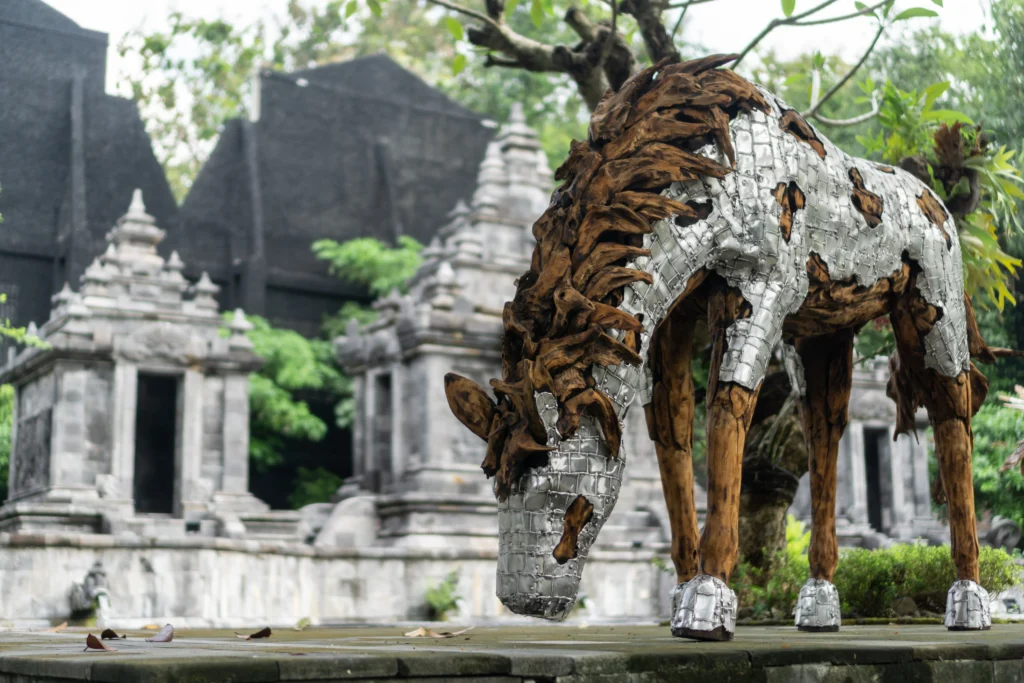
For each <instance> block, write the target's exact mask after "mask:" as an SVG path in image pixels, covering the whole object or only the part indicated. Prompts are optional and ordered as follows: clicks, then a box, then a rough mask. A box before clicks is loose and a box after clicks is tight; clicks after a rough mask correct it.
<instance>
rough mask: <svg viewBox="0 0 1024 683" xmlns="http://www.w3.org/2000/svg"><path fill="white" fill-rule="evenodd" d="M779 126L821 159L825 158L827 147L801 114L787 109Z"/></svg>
mask: <svg viewBox="0 0 1024 683" xmlns="http://www.w3.org/2000/svg"><path fill="white" fill-rule="evenodd" d="M779 126H780V127H781V128H782V130H784V131H786V132H787V133H789V134H790V135H792V136H793V137H795V138H796V139H797V140H799V141H800V142H803V143H805V144H808V145H810V146H811V149H813V150H814V153H815V154H817V155H818V156H819V157H821V158H822V159H824V158H825V145H824V144H823V143H822V141H821V138H819V137H818V134H817V133H815V132H814V129H813V128H811V124H809V123H807V121H806V120H805V119H804V117H802V116H800V113H799V112H797V111H796V110H795V109H787V110H786V111H785V112H783V113H782V118H781V119H780V120H779Z"/></svg>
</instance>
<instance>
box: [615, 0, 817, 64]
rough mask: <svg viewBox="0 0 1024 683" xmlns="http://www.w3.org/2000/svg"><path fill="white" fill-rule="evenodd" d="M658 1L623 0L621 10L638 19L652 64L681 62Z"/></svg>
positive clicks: (637, 22)
mask: <svg viewBox="0 0 1024 683" xmlns="http://www.w3.org/2000/svg"><path fill="white" fill-rule="evenodd" d="M656 1H657V0H622V4H621V6H620V9H621V11H622V12H623V13H624V14H628V15H630V16H632V17H633V18H634V19H636V24H637V26H638V27H639V28H640V35H641V36H643V39H644V46H645V47H646V48H647V56H648V57H650V59H651V62H653V63H655V64H657V63H658V62H660V61H661V60H663V59H665V58H670V59H674V60H679V59H680V56H679V51H678V50H677V49H676V46H675V43H674V42H673V41H672V36H670V35H669V34H668V30H667V29H666V28H665V24H664V22H662V20H661V12H662V10H663V9H664V6H662V5H660V4H655V2H656ZM832 1H833V2H834V1H835V0H832Z"/></svg>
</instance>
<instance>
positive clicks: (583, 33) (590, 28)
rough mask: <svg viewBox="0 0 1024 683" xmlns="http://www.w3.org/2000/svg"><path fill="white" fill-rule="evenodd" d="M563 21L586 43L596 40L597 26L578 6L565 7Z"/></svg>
mask: <svg viewBox="0 0 1024 683" xmlns="http://www.w3.org/2000/svg"><path fill="white" fill-rule="evenodd" d="M563 21H565V23H567V24H568V25H569V28H571V29H572V30H573V31H575V32H576V35H578V36H579V37H580V38H581V39H583V40H585V41H587V42H588V43H590V42H593V41H594V40H597V26H595V25H594V22H592V21H591V20H590V17H588V16H587V15H586V14H584V13H583V12H582V11H580V9H579V8H577V7H570V8H569V9H567V10H566V11H565V16H564V17H563Z"/></svg>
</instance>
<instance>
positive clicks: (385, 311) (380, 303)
mask: <svg viewBox="0 0 1024 683" xmlns="http://www.w3.org/2000/svg"><path fill="white" fill-rule="evenodd" d="M401 304H402V294H401V292H399V291H398V287H392V288H391V291H390V292H389V293H388V295H387V296H386V297H383V298H381V299H377V300H376V301H374V302H373V308H374V309H375V310H377V311H379V312H380V314H381V315H383V316H392V315H394V314H396V313H398V309H399V307H400V306H401Z"/></svg>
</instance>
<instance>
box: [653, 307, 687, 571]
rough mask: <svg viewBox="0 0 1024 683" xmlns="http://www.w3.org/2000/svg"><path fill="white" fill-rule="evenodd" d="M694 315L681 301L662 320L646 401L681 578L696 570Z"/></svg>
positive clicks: (673, 560) (655, 343)
mask: <svg viewBox="0 0 1024 683" xmlns="http://www.w3.org/2000/svg"><path fill="white" fill-rule="evenodd" d="M695 324H696V319H695V316H693V315H688V312H684V310H683V308H682V307H677V308H676V309H675V310H673V311H672V312H671V313H670V314H669V315H668V316H667V317H666V318H665V320H663V321H662V323H661V324H660V325H658V327H657V329H656V330H655V331H654V338H653V339H652V341H651V347H650V348H651V351H650V358H649V363H650V365H651V374H652V379H653V384H652V388H651V392H652V393H651V402H650V403H649V404H648V405H646V406H644V411H645V415H646V418H647V431H648V434H649V435H650V437H651V439H652V440H653V441H654V447H655V451H656V453H657V457H658V469H659V470H660V472H661V488H662V491H663V493H664V496H665V505H666V507H667V508H668V518H669V525H670V527H671V529H672V550H671V552H672V564H673V565H674V566H675V570H676V579H677V582H678V583H685V582H686V581H689V580H690V579H692V578H693V577H694V576H696V575H697V570H698V568H699V567H698V565H699V562H698V559H699V556H698V550H699V543H700V538H699V533H700V532H699V529H698V526H697V508H696V506H695V505H694V501H693V413H694V407H695V403H696V401H695V400H694V399H695V397H694V388H693V371H692V367H691V365H692V355H693V336H694V326H695Z"/></svg>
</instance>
